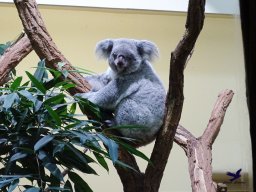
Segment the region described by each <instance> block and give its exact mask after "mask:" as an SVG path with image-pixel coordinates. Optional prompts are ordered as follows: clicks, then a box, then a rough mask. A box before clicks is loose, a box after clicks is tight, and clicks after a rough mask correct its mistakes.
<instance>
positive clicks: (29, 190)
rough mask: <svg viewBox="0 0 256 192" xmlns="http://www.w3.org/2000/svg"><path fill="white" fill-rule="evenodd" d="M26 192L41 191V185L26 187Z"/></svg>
mask: <svg viewBox="0 0 256 192" xmlns="http://www.w3.org/2000/svg"><path fill="white" fill-rule="evenodd" d="M24 192H41V189H40V188H39V187H31V188H28V189H26V190H25V191H24Z"/></svg>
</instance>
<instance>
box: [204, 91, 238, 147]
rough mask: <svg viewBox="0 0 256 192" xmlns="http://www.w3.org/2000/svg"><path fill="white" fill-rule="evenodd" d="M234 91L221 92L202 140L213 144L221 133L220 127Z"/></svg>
mask: <svg viewBox="0 0 256 192" xmlns="http://www.w3.org/2000/svg"><path fill="white" fill-rule="evenodd" d="M233 95H234V93H233V91H231V90H224V91H223V92H221V93H220V94H219V96H218V97H219V98H218V100H217V102H216V103H215V106H214V108H213V110H212V114H211V117H210V120H209V123H208V125H207V128H206V129H205V131H204V133H203V135H202V138H201V139H202V141H203V142H205V143H207V144H208V145H209V146H211V145H212V144H213V142H214V140H215V139H216V137H217V136H218V134H219V131H220V127H221V125H222V123H223V120H224V116H225V113H226V110H227V108H228V105H229V104H230V102H231V100H232V97H233Z"/></svg>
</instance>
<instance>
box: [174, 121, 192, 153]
mask: <svg viewBox="0 0 256 192" xmlns="http://www.w3.org/2000/svg"><path fill="white" fill-rule="evenodd" d="M191 139H196V138H195V136H194V135H192V134H191V133H190V132H189V131H188V130H187V129H185V128H184V127H182V126H181V125H179V126H178V128H177V130H176V134H175V137H174V141H175V143H177V144H178V145H179V146H181V147H182V148H183V149H184V151H185V153H187V149H188V141H189V140H191Z"/></svg>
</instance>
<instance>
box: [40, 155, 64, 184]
mask: <svg viewBox="0 0 256 192" xmlns="http://www.w3.org/2000/svg"><path fill="white" fill-rule="evenodd" d="M38 158H39V159H40V160H41V161H42V164H43V166H44V167H45V168H46V169H48V170H49V171H50V172H51V174H52V175H54V176H55V177H56V178H57V179H59V180H60V181H63V175H62V173H61V171H60V169H59V168H58V167H57V165H56V164H54V163H52V162H51V160H50V158H48V157H47V154H46V153H45V152H44V151H42V150H40V151H39V153H38Z"/></svg>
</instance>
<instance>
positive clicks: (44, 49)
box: [14, 0, 91, 94]
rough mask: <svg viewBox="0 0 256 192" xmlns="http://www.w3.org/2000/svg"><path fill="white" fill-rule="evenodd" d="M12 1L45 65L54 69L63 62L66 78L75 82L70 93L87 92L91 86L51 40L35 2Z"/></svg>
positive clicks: (31, 0) (24, 0)
mask: <svg viewBox="0 0 256 192" xmlns="http://www.w3.org/2000/svg"><path fill="white" fill-rule="evenodd" d="M14 3H15V5H16V8H17V10H18V13H19V17H20V19H21V21H22V24H23V27H24V30H25V32H26V34H27V35H28V38H29V39H30V41H31V44H32V47H33V49H34V50H35V52H36V53H37V55H38V56H39V58H40V59H45V60H46V65H47V67H49V68H53V69H56V70H59V66H58V63H59V62H62V63H65V65H64V66H63V67H62V70H67V71H69V74H68V78H69V79H70V80H71V81H72V82H73V83H74V84H76V87H75V88H74V89H72V90H70V93H71V94H75V93H80V92H88V91H89V90H90V88H91V87H90V85H89V84H88V83H87V82H86V81H85V79H84V78H83V76H82V75H81V74H79V73H77V72H74V70H75V69H74V68H73V67H72V66H71V64H70V62H69V61H68V60H67V59H66V58H65V57H64V56H63V55H62V54H61V52H60V51H59V50H58V48H57V46H56V45H55V43H54V42H53V40H52V38H51V36H50V35H49V33H48V31H47V29H46V27H45V25H44V22H43V20H42V17H41V14H40V12H39V10H38V7H37V4H36V2H35V1H34V0H14Z"/></svg>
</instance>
